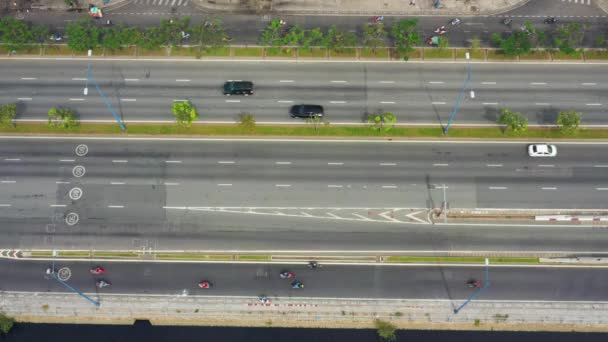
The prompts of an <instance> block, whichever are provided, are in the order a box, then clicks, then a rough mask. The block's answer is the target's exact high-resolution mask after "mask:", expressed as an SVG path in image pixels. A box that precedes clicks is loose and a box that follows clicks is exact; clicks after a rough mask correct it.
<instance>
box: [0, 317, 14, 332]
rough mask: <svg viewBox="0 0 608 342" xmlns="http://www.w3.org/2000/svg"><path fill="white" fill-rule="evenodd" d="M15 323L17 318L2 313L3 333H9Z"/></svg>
mask: <svg viewBox="0 0 608 342" xmlns="http://www.w3.org/2000/svg"><path fill="white" fill-rule="evenodd" d="M14 324H15V320H14V319H13V318H12V317H8V316H7V315H5V314H3V313H0V332H1V333H3V334H8V333H9V331H11V329H12V328H13V325H14Z"/></svg>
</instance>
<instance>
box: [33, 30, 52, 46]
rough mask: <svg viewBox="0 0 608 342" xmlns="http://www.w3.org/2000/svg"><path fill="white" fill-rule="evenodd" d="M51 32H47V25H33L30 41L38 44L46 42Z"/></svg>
mask: <svg viewBox="0 0 608 342" xmlns="http://www.w3.org/2000/svg"><path fill="white" fill-rule="evenodd" d="M50 35H51V33H50V32H49V29H48V27H46V26H44V25H34V26H32V42H33V43H34V42H35V43H38V44H40V45H42V44H44V43H46V42H47V40H48V39H49V37H50Z"/></svg>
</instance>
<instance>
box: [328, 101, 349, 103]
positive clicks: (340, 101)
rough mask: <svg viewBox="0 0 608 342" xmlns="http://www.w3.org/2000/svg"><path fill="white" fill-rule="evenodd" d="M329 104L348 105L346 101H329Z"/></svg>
mask: <svg viewBox="0 0 608 342" xmlns="http://www.w3.org/2000/svg"><path fill="white" fill-rule="evenodd" d="M329 103H346V101H329Z"/></svg>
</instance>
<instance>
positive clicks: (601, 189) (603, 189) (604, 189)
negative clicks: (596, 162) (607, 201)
mask: <svg viewBox="0 0 608 342" xmlns="http://www.w3.org/2000/svg"><path fill="white" fill-rule="evenodd" d="M595 190H599V191H606V190H608V188H595Z"/></svg>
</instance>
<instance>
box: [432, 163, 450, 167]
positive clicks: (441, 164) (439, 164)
mask: <svg viewBox="0 0 608 342" xmlns="http://www.w3.org/2000/svg"><path fill="white" fill-rule="evenodd" d="M448 165H449V164H446V163H436V164H433V166H448Z"/></svg>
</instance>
